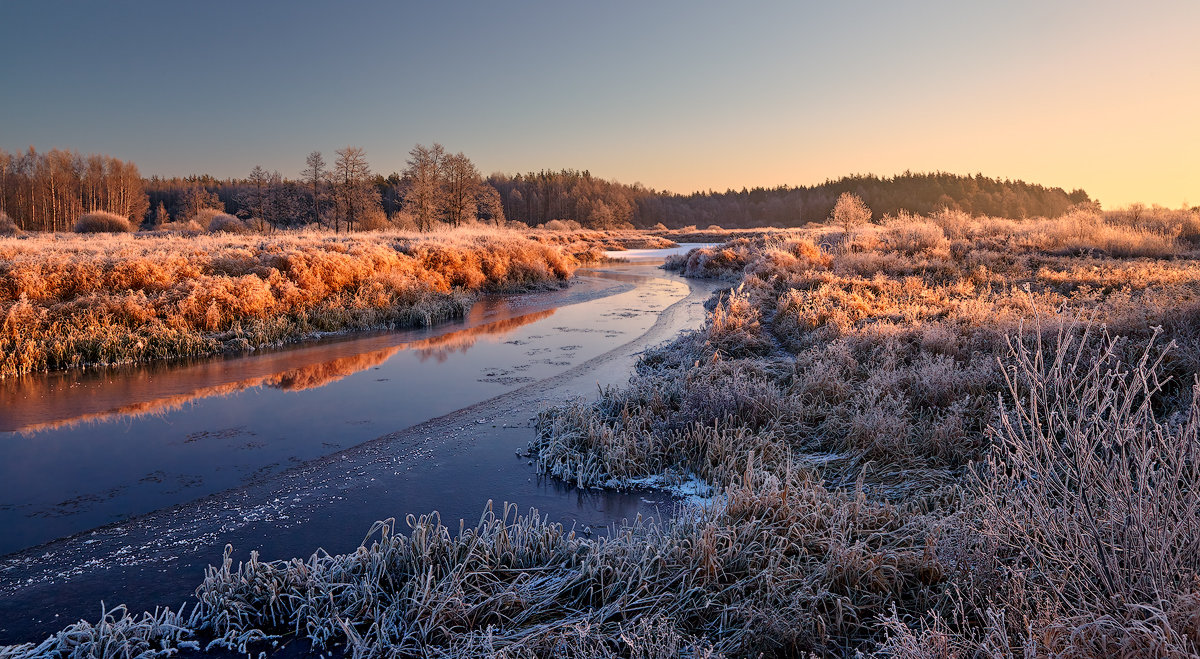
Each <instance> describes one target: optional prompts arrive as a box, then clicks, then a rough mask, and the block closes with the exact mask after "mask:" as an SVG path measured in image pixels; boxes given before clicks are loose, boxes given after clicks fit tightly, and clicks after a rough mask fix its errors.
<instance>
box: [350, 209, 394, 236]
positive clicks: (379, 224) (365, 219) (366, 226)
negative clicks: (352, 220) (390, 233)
mask: <svg viewBox="0 0 1200 659" xmlns="http://www.w3.org/2000/svg"><path fill="white" fill-rule="evenodd" d="M355 228H356V229H358V230H359V231H385V230H387V229H391V228H392V223H391V222H389V221H388V218H387V214H385V213H384V212H383V211H382V210H379V209H376V210H374V211H373V212H368V213H367V214H365V215H363V216H362V217H360V218H358V222H357V223H356V226H355Z"/></svg>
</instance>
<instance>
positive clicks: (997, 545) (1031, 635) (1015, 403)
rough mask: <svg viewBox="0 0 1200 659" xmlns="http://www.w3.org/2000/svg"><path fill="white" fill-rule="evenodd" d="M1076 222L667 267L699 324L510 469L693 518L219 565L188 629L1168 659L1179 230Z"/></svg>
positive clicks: (824, 242)
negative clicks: (708, 292) (722, 285)
mask: <svg viewBox="0 0 1200 659" xmlns="http://www.w3.org/2000/svg"><path fill="white" fill-rule="evenodd" d="M1097 217H1098V216H1093V215H1090V214H1089V215H1086V216H1084V217H1077V218H1075V220H1063V219H1061V218H1060V219H1059V220H1053V221H1033V222H1030V223H1027V224H1024V225H1017V224H1016V223H1004V222H1007V221H1004V222H998V221H994V220H990V219H988V218H970V217H963V216H961V215H960V214H954V213H940V214H937V215H935V216H932V217H928V218H915V219H913V218H908V219H906V218H889V220H888V221H886V222H885V223H883V224H882V225H879V226H875V225H870V226H861V227H855V231H854V235H853V236H852V237H850V236H846V235H843V234H844V231H843V229H842V228H839V227H824V228H818V229H814V230H812V231H810V232H807V233H805V232H772V233H770V234H767V235H765V236H760V237H744V236H743V237H739V238H738V239H735V240H734V241H731V242H730V243H728V244H726V245H722V246H719V247H714V248H706V249H705V250H700V251H697V252H693V253H692V254H690V255H688V256H686V257H684V258H681V259H679V260H677V261H676V263H675V264H674V266H675V267H678V268H683V269H685V270H686V271H687V274H689V275H690V276H709V277H720V278H723V279H726V280H728V281H730V283H731V284H732V285H733V287H732V288H731V289H730V290H728V291H725V292H723V293H721V294H719V295H718V296H717V297H716V298H715V299H714V301H713V303H712V305H711V306H712V309H713V313H712V315H711V319H710V322H709V323H708V325H707V326H706V327H705V328H703V329H702V330H700V331H697V332H694V333H691V334H687V335H685V336H683V337H681V338H679V339H678V340H677V341H676V342H675V343H673V344H671V345H669V346H667V347H666V348H664V349H660V350H656V351H652V352H650V353H648V354H646V355H645V356H644V358H643V359H642V360H641V362H640V363H639V364H638V366H637V372H636V373H635V374H634V376H633V377H632V378H631V380H630V382H629V383H628V384H627V385H626V386H623V387H616V388H609V389H606V390H604V391H603V392H601V395H600V397H599V399H598V400H596V401H594V402H591V403H583V402H576V403H573V404H571V405H567V406H565V407H561V408H558V409H554V410H549V411H547V412H546V413H544V414H543V415H541V417H540V418H539V421H538V437H537V439H536V440H535V441H534V442H533V444H532V445H531V446H530V452H531V454H533V455H535V456H536V457H537V460H538V464H539V465H540V467H541V468H542V469H543V470H545V471H547V472H549V473H551V474H554V475H556V476H559V477H561V478H564V479H566V480H569V481H571V482H574V483H577V484H579V485H581V486H586V487H590V486H607V485H621V486H633V485H654V484H671V485H679V484H682V483H683V482H685V481H686V480H687V479H691V478H694V479H696V481H702V482H703V483H705V484H706V485H708V486H710V487H711V488H712V489H713V494H714V500H715V501H717V502H719V503H718V505H708V506H689V507H684V508H681V509H680V512H679V513H678V514H677V515H676V516H675V517H674V518H673V519H671V520H668V521H663V522H658V523H635V524H633V525H630V526H626V527H618V528H615V529H614V530H613V532H612V533H611V534H609V535H608V536H606V537H604V538H598V539H595V540H591V539H583V538H579V537H576V536H574V535H573V534H572V533H570V532H567V531H565V530H564V529H563V528H562V527H561V526H560V525H557V524H554V523H551V522H550V521H548V520H546V519H543V518H540V517H537V516H536V515H529V516H518V515H516V514H515V511H514V509H512V508H508V507H506V508H505V509H504V510H503V511H502V512H500V513H493V512H492V511H488V512H487V513H486V514H485V516H484V518H483V519H482V520H481V521H480V523H479V524H477V525H475V526H474V527H470V528H460V529H459V531H458V532H457V533H455V532H452V531H451V530H450V529H447V528H445V527H444V526H442V525H441V524H440V523H439V522H438V520H437V518H436V517H422V518H410V520H408V526H409V529H410V530H409V532H408V533H406V534H401V533H398V532H397V531H396V529H395V527H394V525H393V524H392V523H390V522H387V523H381V524H380V525H378V526H377V527H376V529H374V530H373V532H372V534H371V535H370V536H369V538H368V540H367V541H366V542H364V545H363V547H362V548H360V549H359V550H358V551H357V552H355V553H353V554H347V555H341V556H330V555H328V554H325V553H323V552H318V553H317V554H315V555H313V556H312V557H311V558H309V559H308V560H301V559H292V560H289V561H272V562H263V561H259V560H258V559H257V557H254V558H252V559H251V561H249V562H248V563H242V564H240V565H238V566H237V567H234V565H233V563H232V561H231V560H230V559H229V558H227V559H226V560H225V562H224V563H223V564H222V565H221V566H220V567H216V568H212V569H211V570H210V571H209V574H208V577H207V578H206V580H205V583H204V584H203V585H202V586H201V588H200V589H199V590H198V596H199V598H200V604H199V609H200V610H201V613H200V614H198V616H199V617H197V618H196V619H195V624H194V626H193V627H192V630H193V631H194V632H195V633H196V634H197V635H198V636H199V637H202V638H205V639H208V638H216V639H219V640H220V642H222V643H226V644H229V645H233V646H237V645H239V644H240V643H242V642H243V641H245V640H252V639H261V638H266V637H269V636H274V635H294V636H301V637H305V638H309V639H311V640H312V641H313V642H314V643H315V644H317V646H318V647H326V646H328V645H329V644H331V643H345V644H348V645H349V648H350V651H351V653H354V654H360V655H364V656H384V655H387V656H514V657H515V656H522V657H524V656H538V657H550V656H578V657H584V656H630V657H648V656H654V657H666V656H681V655H682V656H715V655H717V654H723V655H726V656H739V657H740V656H748V657H749V656H803V655H805V654H807V653H814V654H816V655H818V656H854V655H855V654H856V653H863V654H864V655H868V656H869V655H875V656H881V657H913V658H925V657H947V658H949V657H974V656H987V657H1017V656H1026V657H1028V656H1046V657H1111V656H1123V657H1144V656H1162V657H1193V656H1197V655H1198V654H1200V543H1198V542H1197V538H1200V496H1197V495H1198V493H1197V491H1196V487H1197V485H1196V484H1197V483H1198V482H1200V462H1198V460H1200V432H1198V431H1197V428H1198V427H1200V420H1198V419H1200V400H1198V398H1197V397H1198V395H1200V394H1198V393H1197V388H1196V383H1197V373H1198V372H1200V334H1198V333H1197V329H1196V328H1198V327H1200V308H1198V305H1200V302H1197V301H1198V300H1200V267H1197V265H1196V262H1195V261H1194V260H1193V259H1192V258H1191V255H1190V252H1188V251H1187V249H1188V241H1189V240H1190V238H1187V237H1186V236H1188V235H1190V234H1188V233H1187V231H1186V229H1187V227H1186V226H1184V225H1180V227H1177V228H1178V231H1176V230H1175V229H1170V228H1163V227H1166V226H1167V225H1166V224H1161V223H1160V224H1161V226H1160V224H1152V223H1151V224H1147V223H1146V222H1144V221H1142V220H1139V221H1138V222H1139V223H1137V224H1131V223H1125V224H1122V222H1123V220H1121V219H1120V218H1108V217H1104V218H1099V219H1096V218H1097ZM1088 218H1092V219H1088ZM1093 219H1094V220H1095V221H1094V222H1093ZM1071 222H1074V224H1071ZM1088 222H1092V223H1091V224H1089V223H1088ZM913 223H917V224H913ZM1021 227H1024V228H1027V229H1030V230H1031V231H1030V232H1029V235H1026V234H1025V233H1022V232H1021V231H1018V230H1017V229H1018V228H1021ZM938 231H940V232H941V234H940V236H939V234H938ZM1172 232H1174V233H1172ZM1156 256H1170V257H1172V258H1170V259H1158V258H1152V257H1156Z"/></svg>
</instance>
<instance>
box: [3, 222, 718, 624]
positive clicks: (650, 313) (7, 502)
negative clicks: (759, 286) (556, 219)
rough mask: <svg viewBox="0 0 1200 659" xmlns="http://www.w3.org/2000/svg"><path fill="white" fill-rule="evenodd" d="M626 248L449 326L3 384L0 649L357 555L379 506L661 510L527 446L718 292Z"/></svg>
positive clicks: (620, 513)
mask: <svg viewBox="0 0 1200 659" xmlns="http://www.w3.org/2000/svg"><path fill="white" fill-rule="evenodd" d="M689 247H691V246H690V245H685V246H681V247H680V248H676V249H672V250H637V251H632V252H626V253H617V254H614V256H621V257H626V258H629V260H630V261H631V263H628V264H614V265H607V266H604V267H597V268H590V269H585V270H581V271H580V273H578V276H577V278H576V280H575V282H574V283H573V284H572V285H571V286H570V287H569V288H567V289H564V290H561V291H552V292H543V293H534V294H527V295H519V296H504V297H489V298H485V299H483V300H481V301H480V302H479V303H478V304H476V305H475V307H474V308H473V309H472V310H471V313H470V314H469V315H468V317H467V318H465V319H463V320H462V321H460V322H455V323H447V324H443V325H439V326H437V327H434V328H424V329H417V330H404V331H394V332H377V333H368V334H354V335H347V336H331V337H324V338H322V339H321V340H319V341H314V342H308V343H304V344H299V345H295V346H291V347H286V348H281V349H278V350H266V351H258V352H256V353H251V354H249V355H243V356H234V357H225V358H217V359H207V360H197V361H191V362H186V361H180V362H171V363H162V364H154V365H149V366H138V367H120V368H108V369H90V370H86V371H82V370H81V371H70V372H63V373H54V374H43V375H38V376H32V377H26V378H21V379H16V380H10V381H4V382H0V530H2V532H0V555H3V556H0V644H2V643H11V642H17V641H31V640H38V637H39V636H44V635H45V634H46V633H49V632H52V631H54V630H56V629H58V628H61V627H62V626H63V624H65V623H67V622H70V621H73V620H76V619H78V618H80V617H84V618H89V619H93V618H95V617H96V616H97V615H98V613H99V602H100V600H104V601H105V602H107V603H108V604H109V605H112V604H114V603H118V602H124V603H127V604H129V605H130V607H131V609H134V610H141V609H145V608H153V607H154V606H156V605H177V604H179V603H180V602H182V601H184V599H186V598H187V597H188V595H189V594H190V593H191V591H192V590H193V589H194V588H195V586H196V585H197V584H198V583H199V581H200V579H201V578H202V575H203V569H204V567H205V566H206V565H208V564H210V563H216V562H218V561H219V559H220V554H221V549H222V547H223V546H224V545H225V543H226V542H231V543H233V544H234V545H235V547H237V548H238V549H239V554H238V556H239V557H243V558H244V557H245V555H246V554H247V553H248V551H249V550H250V549H257V550H259V551H260V552H261V553H262V555H263V556H264V558H278V557H291V556H307V555H308V554H309V553H311V552H312V551H313V550H314V549H316V548H317V547H318V546H319V547H323V548H324V549H326V550H328V551H330V552H341V551H349V550H352V549H353V548H354V547H355V546H357V544H358V543H359V541H361V539H362V535H363V534H364V533H365V532H366V530H367V529H368V528H369V527H370V525H371V523H372V522H374V521H375V520H377V519H383V518H387V517H395V518H397V519H404V518H405V516H406V515H408V514H424V513H428V512H430V511H433V510H437V511H440V514H441V516H442V519H443V520H445V521H446V522H447V523H448V524H450V525H452V526H457V522H458V520H459V519H465V520H466V523H467V524H471V523H472V522H473V521H474V520H476V519H478V517H479V515H480V514H481V512H482V511H483V509H484V507H485V506H486V505H487V502H488V501H493V502H494V503H495V505H496V506H499V505H500V504H501V503H502V502H505V501H509V502H514V503H517V504H518V505H519V506H520V507H521V510H523V511H527V510H529V509H530V508H536V509H537V510H538V511H539V512H540V513H541V514H545V515H547V516H549V517H550V518H551V519H553V520H555V521H560V522H562V523H564V524H567V525H569V526H570V525H574V526H575V527H576V528H577V529H578V530H579V532H581V533H596V532H602V530H603V529H604V528H605V527H607V526H608V525H610V524H613V523H617V522H620V521H622V520H624V519H632V518H634V517H636V516H638V515H642V516H655V515H662V514H666V513H667V512H668V511H669V509H670V506H671V501H670V498H669V497H668V496H666V495H664V494H662V493H658V492H650V491H640V492H609V491H600V490H578V489H576V488H573V487H570V486H567V485H565V484H563V483H561V482H558V481H555V480H553V479H548V478H544V477H541V476H540V475H538V474H537V473H536V471H535V469H534V467H533V466H532V465H531V464H530V463H529V461H528V459H527V458H524V457H519V456H518V455H517V454H518V452H519V451H520V449H522V448H523V447H524V446H525V444H526V443H527V442H528V441H529V440H530V438H531V437H532V433H533V427H532V426H533V417H534V416H535V415H536V413H537V412H538V411H539V410H540V409H544V408H545V407H546V406H549V405H553V404H555V403H559V402H562V401H564V400H567V399H569V398H571V397H576V396H589V395H594V394H595V392H596V391H597V387H598V386H606V385H616V384H620V383H621V382H623V381H624V380H625V378H627V377H628V374H629V372H630V369H631V368H632V365H633V363H634V361H635V360H636V358H637V356H638V355H639V354H640V353H641V352H642V351H643V350H645V349H646V348H647V347H652V346H653V345H657V344H659V343H661V342H663V341H666V340H669V339H670V338H673V337H674V336H675V335H677V334H678V332H679V331H681V330H684V329H687V328H689V327H696V326H698V325H699V324H700V323H701V322H702V321H703V317H704V312H703V307H702V303H703V301H704V300H705V299H706V298H707V297H708V295H709V294H710V293H711V291H712V288H713V286H712V285H711V284H709V283H704V282H693V281H688V280H684V279H682V278H679V277H676V276H674V275H671V274H668V273H664V272H663V271H662V270H659V269H657V267H656V265H657V263H660V262H661V260H662V259H663V258H664V256H665V255H666V254H669V253H675V252H679V251H681V250H685V249H687V248H689Z"/></svg>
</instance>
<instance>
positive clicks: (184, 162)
mask: <svg viewBox="0 0 1200 659" xmlns="http://www.w3.org/2000/svg"><path fill="white" fill-rule="evenodd" d="M1197 25H1200V3H1196V2H1191V1H1186V2H1185V1H1178V2H1150V3H1141V4H1139V5H1137V6H1134V5H1133V3H1115V2H1114V3H1109V2H1096V3H1086V4H1085V3H1047V2H1024V1H1017V2H1003V3H999V2H997V3H962V2H921V3H915V2H914V3H908V2H906V3H891V2H889V3H883V2H880V3H867V2H838V3H811V4H808V3H801V2H775V3H736V4H735V3H717V2H712V3H709V2H637V3H635V2H604V3H582V2H579V3H575V2H517V3H449V2H445V3H412V4H403V3H395V2H377V3H366V2H363V3H355V2H336V3H335V2H320V3H317V2H287V3H283V2H277V3H268V2H256V3H235V2H86V3H85V2H56V1H45V2H13V1H9V0H4V1H3V2H0V43H3V44H4V46H3V48H4V59H5V64H4V65H3V68H2V69H0V72H2V73H0V89H3V90H4V102H3V105H4V119H3V121H0V147H3V148H6V149H8V150H10V151H12V150H17V149H22V148H24V147H25V146H27V145H30V144H32V145H34V146H36V147H37V148H39V149H48V148H51V147H61V148H71V149H76V150H79V151H83V152H101V153H107V154H110V155H114V156H118V157H121V158H125V159H130V160H133V161H134V162H136V163H138V165H139V167H140V168H141V170H142V172H143V174H147V175H148V174H152V173H157V174H164V175H173V174H188V173H197V172H207V173H211V174H213V175H216V176H219V177H225V176H243V175H245V174H246V173H247V172H248V171H249V170H250V169H251V168H252V167H253V166H254V165H256V164H261V165H263V166H264V167H267V168H268V169H279V170H280V171H281V172H283V173H284V174H285V175H289V176H294V175H296V174H297V173H298V172H299V171H300V169H301V168H302V167H303V162H304V155H305V154H306V153H308V152H309V151H312V150H314V149H315V150H321V151H324V152H326V153H327V154H329V153H331V152H332V151H333V149H336V148H339V147H342V146H346V145H359V146H363V147H365V148H366V150H367V155H368V158H369V160H370V161H371V164H372V166H373V168H374V169H375V170H376V171H379V172H382V173H388V172H391V171H394V170H399V169H401V168H403V166H404V159H405V157H406V153H407V151H408V150H409V149H410V148H411V147H412V145H413V144H415V143H418V142H420V143H430V142H434V141H438V142H441V143H442V144H444V145H445V146H446V147H447V148H448V149H450V150H451V151H463V152H465V153H466V154H467V155H468V156H470V157H471V158H472V159H473V160H475V162H476V163H477V165H478V166H479V167H480V169H481V170H483V171H484V172H491V171H509V172H513V171H527V170H536V169H542V168H552V169H557V168H562V167H572V168H580V169H590V170H591V171H592V172H593V173H595V174H597V175H600V176H605V177H609V178H615V179H618V180H621V181H624V182H627V183H632V182H635V181H638V182H641V183H643V184H645V185H648V186H650V187H654V188H657V189H670V190H673V191H677V192H690V191H692V190H696V189H709V188H713V189H725V188H728V187H733V188H741V187H743V186H755V185H764V186H774V185H779V184H807V183H816V182H820V181H821V180H824V179H825V178H827V177H832V178H836V177H838V176H841V175H844V174H849V173H853V172H860V173H865V172H874V173H877V174H884V175H886V174H892V173H897V172H900V171H903V170H905V169H912V170H933V169H940V170H944V171H952V172H958V173H972V172H977V171H978V172H983V173H984V174H988V175H992V176H1000V177H1013V178H1023V179H1026V180H1029V181H1034V182H1040V183H1044V184H1048V185H1059V186H1063V187H1065V188H1068V189H1070V188H1074V187H1083V188H1085V189H1087V190H1088V191H1089V192H1091V193H1092V194H1093V196H1096V197H1099V198H1100V199H1101V200H1102V201H1104V202H1105V204H1106V205H1108V206H1112V205H1116V204H1124V203H1129V202H1132V201H1145V202H1152V203H1162V204H1166V205H1170V206H1178V205H1179V204H1180V203H1182V202H1184V201H1188V202H1190V203H1192V204H1197V203H1200V188H1198V187H1197V185H1198V183H1197V182H1198V181H1200V165H1198V164H1197V158H1196V156H1195V154H1196V153H1198V152H1200V127H1198V124H1200V122H1197V121H1196V119H1195V117H1197V116H1200V46H1198V45H1197V43H1198V40H1197V39H1196V38H1195V34H1194V31H1195V27H1196V26H1197Z"/></svg>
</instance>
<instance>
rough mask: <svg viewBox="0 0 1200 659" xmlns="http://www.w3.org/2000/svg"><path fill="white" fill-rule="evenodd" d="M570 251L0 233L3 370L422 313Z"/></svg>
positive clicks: (415, 241)
mask: <svg viewBox="0 0 1200 659" xmlns="http://www.w3.org/2000/svg"><path fill="white" fill-rule="evenodd" d="M575 263H576V261H575V260H574V259H573V258H572V257H570V256H567V255H564V254H563V253H562V251H560V249H558V248H556V247H552V246H548V245H544V244H541V243H538V242H535V241H532V240H529V239H527V238H525V237H523V236H521V235H519V234H516V233H505V232H501V233H496V232H489V233H483V232H448V233H444V234H435V235H414V234H400V233H369V234H355V235H353V236H332V235H328V234H322V233H294V234H278V235H275V236H270V237H264V236H245V237H242V236H204V237H197V238H181V237H175V236H167V235H156V236H149V237H147V236H139V237H133V236H112V235H105V236H89V237H87V238H82V237H75V236H63V235H44V236H37V237H33V238H28V239H0V319H2V322H0V377H6V376H12V375H17V374H21V373H28V372H32V371H40V370H47V369H59V368H69V367H75V366H83V365H87V364H113V363H130V362H142V361H148V360H153V359H164V358H171V357H179V356H195V355H204V354H212V353H216V352H220V351H223V350H244V349H248V348H253V347H257V346H262V345H268V344H277V343H282V342H286V341H293V340H296V339H299V338H303V337H305V336H310V335H312V334H314V333H319V332H336V331H344V330H354V329H363V328H371V327H394V326H404V325H428V324H430V323H433V322H435V321H437V320H440V319H444V318H449V317H454V316H459V315H462V313H463V312H464V311H465V310H466V309H467V308H469V306H470V304H471V301H472V299H473V295H474V294H476V293H477V292H479V291H512V290H523V289H528V288H532V287H544V286H556V285H559V284H561V283H562V282H563V281H565V280H566V279H567V278H568V277H570V275H571V274H572V272H573V270H574V268H575Z"/></svg>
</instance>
